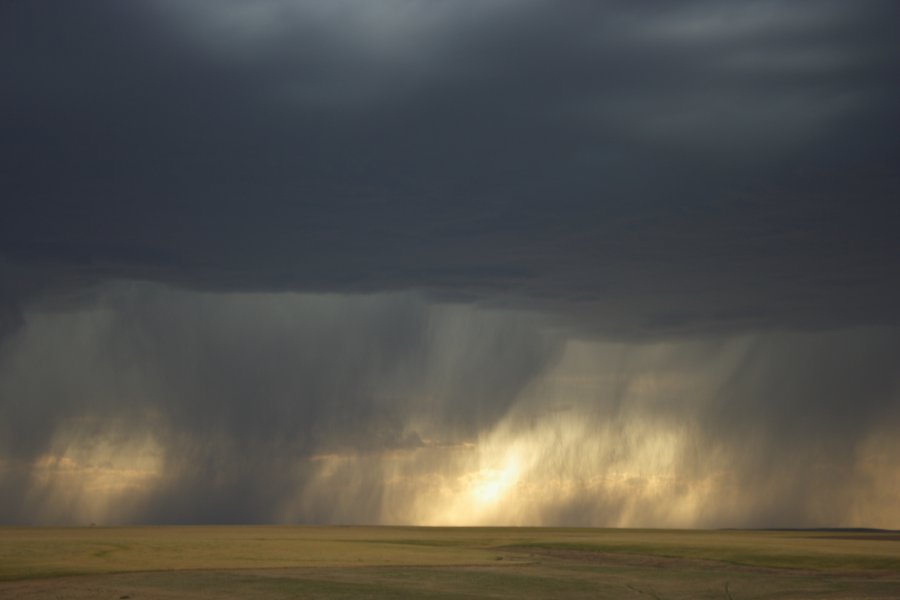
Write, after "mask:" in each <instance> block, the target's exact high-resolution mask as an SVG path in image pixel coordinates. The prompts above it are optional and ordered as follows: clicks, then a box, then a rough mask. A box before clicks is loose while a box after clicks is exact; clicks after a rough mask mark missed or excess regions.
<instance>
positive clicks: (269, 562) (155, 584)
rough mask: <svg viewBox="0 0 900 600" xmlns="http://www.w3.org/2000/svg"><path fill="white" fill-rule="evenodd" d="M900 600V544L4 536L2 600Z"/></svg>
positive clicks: (762, 539)
mask: <svg viewBox="0 0 900 600" xmlns="http://www.w3.org/2000/svg"><path fill="white" fill-rule="evenodd" d="M197 597H200V598H515V599H517V600H524V599H527V598H659V599H662V598H665V599H670V598H726V599H733V600H737V599H739V598H895V599H896V598H900V536H898V535H897V534H892V533H866V532H809V531H769V532H766V531H668V530H663V531H659V530H616V529H611V530H606V529H530V528H446V529H445V528H406V527H255V526H253V527H251V526H248V527H135V528H71V529H44V528H5V529H0V598H3V599H5V598H35V599H37V598H54V599H58V598H59V599H62V598H66V599H79V598H116V599H121V600H125V599H133V600H141V599H154V598H167V599H177V598H197Z"/></svg>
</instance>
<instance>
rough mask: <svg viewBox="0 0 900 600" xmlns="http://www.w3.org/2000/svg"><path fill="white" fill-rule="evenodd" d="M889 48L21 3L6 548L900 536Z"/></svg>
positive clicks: (2, 333)
mask: <svg viewBox="0 0 900 600" xmlns="http://www.w3.org/2000/svg"><path fill="white" fill-rule="evenodd" d="M898 22H900V6H898V5H897V3H895V2H892V1H888V0H885V1H874V0H861V1H856V2H845V1H838V0H834V1H831V0H816V1H802V0H792V1H783V2H782V1H774V0H770V1H759V2H746V1H744V2H738V1H733V2H732V1H723V0H717V1H699V0H698V1H685V2H677V3H675V2H666V1H659V2H657V1H650V0H647V1H643V2H625V1H600V0H591V1H587V0H585V1H581V0H572V1H560V0H479V1H477V2H474V1H468V0H256V1H254V2H244V1H240V0H192V1H190V2H184V1H181V0H133V1H128V2H121V1H117V0H106V1H98V0H79V1H78V2H66V1H62V0H56V1H49V0H30V1H28V2H24V1H22V2H15V1H14V2H4V3H2V4H0V77H2V81H3V84H2V87H0V124H2V136H0V165H2V166H0V203H2V213H0V215H2V217H0V520H2V521H4V522H13V523H36V522H58V523H81V522H87V521H91V520H96V521H103V522H173V521H177V522H191V521H202V522H247V521H253V522H369V523H389V522H390V523H393V522H414V523H429V524H439V523H453V524H466V523H484V524H500V523H512V524H571V525H634V526H642V525H662V526H669V525H671V526H745V525H748V526H749V525H753V526H755V525H781V526H788V525H795V524H796V525H870V526H889V527H900V512H898V510H897V508H896V507H897V506H900V467H898V466H897V465H900V445H898V443H897V442H896V441H893V440H894V438H895V437H898V436H897V434H898V432H900V234H898V229H900V202H898V199H900V125H898V123H900V121H898V119H897V118H896V113H897V107H898V106H900V77H898V76H897V73H900V38H898V36H897V31H896V23H898Z"/></svg>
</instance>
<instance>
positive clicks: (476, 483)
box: [469, 458, 520, 504]
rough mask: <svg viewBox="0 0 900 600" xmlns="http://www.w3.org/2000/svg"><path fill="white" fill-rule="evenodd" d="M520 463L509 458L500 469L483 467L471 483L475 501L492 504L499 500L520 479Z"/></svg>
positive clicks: (470, 490)
mask: <svg viewBox="0 0 900 600" xmlns="http://www.w3.org/2000/svg"><path fill="white" fill-rule="evenodd" d="M519 471H520V469H519V463H518V461H517V460H516V459H514V458H511V459H507V461H506V463H505V464H504V465H503V466H502V467H501V468H499V469H482V470H481V471H478V472H477V473H475V474H474V475H473V476H472V477H471V479H472V481H471V483H470V484H469V493H470V495H471V497H472V499H473V500H474V501H475V502H478V503H480V504H492V503H495V502H497V501H499V500H500V499H501V498H503V496H504V495H505V494H506V493H507V492H508V491H509V490H510V488H512V487H513V486H515V484H516V483H517V482H518V480H519Z"/></svg>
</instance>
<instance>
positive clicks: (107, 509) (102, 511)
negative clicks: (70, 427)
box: [27, 432, 163, 524]
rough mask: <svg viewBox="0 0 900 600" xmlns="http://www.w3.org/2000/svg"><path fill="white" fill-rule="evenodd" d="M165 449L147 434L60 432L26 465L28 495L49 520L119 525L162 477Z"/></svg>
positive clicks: (29, 499)
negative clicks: (35, 458)
mask: <svg viewBox="0 0 900 600" xmlns="http://www.w3.org/2000/svg"><path fill="white" fill-rule="evenodd" d="M162 467H163V448H162V447H161V446H160V444H159V443H158V441H157V440H156V439H155V438H154V437H153V436H152V435H150V434H149V433H132V434H130V435H128V436H123V435H122V434H121V433H113V432H104V433H101V434H99V435H96V434H95V435H78V434H76V433H74V432H66V433H63V434H60V435H57V436H56V439H55V440H54V443H53V444H52V449H51V451H50V452H48V453H46V454H44V455H42V456H40V457H39V458H37V460H35V461H34V462H33V463H32V464H31V465H29V466H28V471H29V473H30V478H29V481H28V484H27V485H28V493H27V498H28V501H29V503H31V504H33V505H34V506H35V507H36V508H37V512H39V514H41V515H42V516H43V519H44V520H45V521H46V522H48V523H53V522H57V521H59V522H66V521H74V522H76V523H81V524H87V523H110V522H112V523H115V522H117V521H119V520H120V519H127V518H128V516H129V513H130V511H131V510H132V508H133V507H132V503H133V502H134V501H135V500H138V499H140V498H141V497H143V496H144V495H145V494H147V493H148V492H150V491H152V489H153V488H154V487H155V486H156V485H158V484H159V483H160V481H161V479H162V477H163V470H162Z"/></svg>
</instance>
